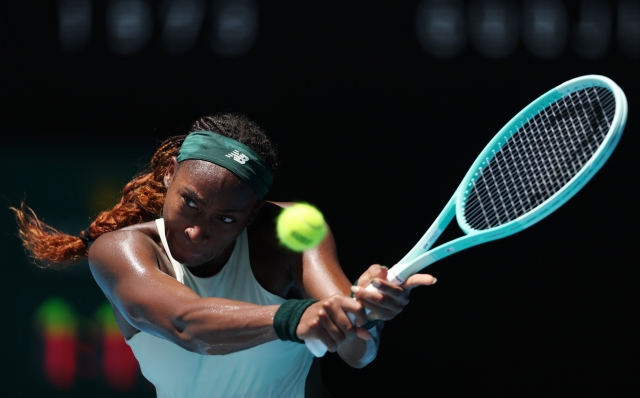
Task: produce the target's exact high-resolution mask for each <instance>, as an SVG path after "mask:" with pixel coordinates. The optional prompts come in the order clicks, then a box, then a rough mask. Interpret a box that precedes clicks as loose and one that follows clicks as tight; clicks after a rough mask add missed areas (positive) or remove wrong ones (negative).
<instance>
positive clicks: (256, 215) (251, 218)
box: [247, 200, 266, 225]
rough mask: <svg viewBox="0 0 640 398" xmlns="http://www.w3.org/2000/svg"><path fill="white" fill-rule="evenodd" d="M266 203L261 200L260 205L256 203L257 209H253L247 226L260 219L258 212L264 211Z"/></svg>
mask: <svg viewBox="0 0 640 398" xmlns="http://www.w3.org/2000/svg"><path fill="white" fill-rule="evenodd" d="M265 203H266V202H265V201H264V200H261V201H259V202H258V203H256V205H255V207H254V208H253V211H251V215H250V216H249V222H247V225H251V224H253V222H254V221H255V220H256V218H257V217H258V212H259V211H260V209H262V206H264V204H265Z"/></svg>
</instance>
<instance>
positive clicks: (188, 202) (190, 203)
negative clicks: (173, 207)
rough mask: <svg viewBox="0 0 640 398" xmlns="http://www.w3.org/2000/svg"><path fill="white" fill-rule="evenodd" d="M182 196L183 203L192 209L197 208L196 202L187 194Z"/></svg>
mask: <svg viewBox="0 0 640 398" xmlns="http://www.w3.org/2000/svg"><path fill="white" fill-rule="evenodd" d="M182 198H183V199H184V203H185V204H186V205H187V206H189V207H191V208H192V209H197V208H198V205H197V204H196V202H195V201H194V200H193V199H191V198H189V197H188V196H183V197H182Z"/></svg>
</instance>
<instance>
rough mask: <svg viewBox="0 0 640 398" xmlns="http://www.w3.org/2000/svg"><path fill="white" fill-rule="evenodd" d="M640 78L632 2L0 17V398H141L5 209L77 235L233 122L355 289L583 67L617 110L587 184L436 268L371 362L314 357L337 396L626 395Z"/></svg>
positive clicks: (95, 320) (69, 282) (76, 300)
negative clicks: (534, 107) (188, 145)
mask: <svg viewBox="0 0 640 398" xmlns="http://www.w3.org/2000/svg"><path fill="white" fill-rule="evenodd" d="M639 68H640V1H638V0H618V1H605V0H536V1H524V0H523V1H508V0H469V1H460V0H419V1H398V2H389V1H349V2H344V1H340V2H339V1H324V2H302V1H298V2H294V1H289V2H282V1H280V2H278V1H271V2H266V1H255V0H158V1H152V0H108V1H90V0H63V1H29V2H26V1H25V2H17V1H13V2H9V1H3V2H0V100H1V103H2V107H1V108H0V120H1V123H0V133H1V137H2V140H1V141H0V170H2V173H1V176H0V179H1V184H0V196H1V198H2V203H3V204H4V210H3V211H1V212H0V232H1V234H2V239H1V240H0V245H1V246H0V247H1V253H2V255H3V267H2V279H1V280H2V288H1V292H2V303H3V304H4V305H3V313H4V319H5V322H6V325H5V326H4V327H3V328H2V341H3V343H4V344H3V345H4V348H3V350H2V351H3V357H4V358H5V359H4V360H3V361H2V365H1V366H2V372H1V375H2V384H1V385H0V391H1V393H2V395H3V396H17V397H18V396H20V397H22V396H24V397H37V396H66V397H72V396H89V395H91V396H136V397H143V396H149V397H151V396H155V395H154V390H153V387H152V386H150V385H149V384H148V383H147V382H146V381H145V380H144V378H143V377H142V376H141V374H140V372H139V370H138V368H137V363H136V362H135V359H134V358H132V356H131V353H130V351H129V350H128V347H127V346H126V345H125V344H124V343H123V341H122V338H121V336H120V335H119V332H118V330H117V328H115V327H114V324H113V315H112V314H111V312H110V309H109V307H108V306H106V307H105V303H106V300H105V298H104V296H103V294H102V292H101V291H100V289H99V288H98V287H97V285H96V284H95V282H94V281H93V278H92V276H91V274H90V272H89V270H88V267H87V264H86V262H85V263H81V264H78V265H76V266H74V267H72V268H70V269H67V270H64V271H48V270H42V269H39V268H37V267H36V266H35V265H34V264H32V263H30V261H29V260H28V259H27V257H26V256H25V253H24V251H23V249H22V248H21V245H20V242H19V240H18V238H17V237H16V231H15V222H14V220H13V216H12V213H11V212H10V211H9V210H8V207H9V206H17V205H19V204H20V202H21V201H22V200H26V202H27V203H28V204H29V205H30V206H31V207H33V209H34V210H35V211H36V212H37V214H38V215H39V216H40V217H41V218H43V219H44V220H45V221H46V222H48V223H50V224H51V225H53V226H55V227H56V228H58V229H60V230H62V231H65V232H68V233H71V234H78V233H79V232H80V231H81V230H82V229H84V228H85V227H86V226H88V224H89V223H90V221H91V220H92V219H93V217H95V215H96V214H97V213H98V212H99V211H100V210H102V209H105V208H107V207H109V206H112V205H113V204H115V203H116V202H117V201H118V199H119V193H120V190H121V189H122V187H123V186H124V184H125V183H126V182H127V181H129V179H130V178H131V177H132V176H133V175H134V174H136V173H137V172H138V171H140V170H141V169H142V168H144V167H145V165H146V164H147V162H148V161H149V159H150V158H151V155H152V154H153V152H154V150H155V148H156V145H157V144H158V142H159V141H161V140H162V139H165V138H167V137H169V136H172V135H178V134H184V133H186V132H187V131H188V129H189V126H190V125H191V123H193V122H194V121H195V120H196V119H197V118H199V117H200V116H203V115H205V114H210V113H216V112H221V111H231V112H237V113H243V114H246V115H248V116H249V117H250V118H251V119H253V120H255V121H256V122H257V123H258V124H260V125H261V126H263V127H264V128H265V130H266V131H267V132H268V133H269V134H270V135H271V136H272V138H273V139H274V140H275V141H276V142H277V143H278V148H279V153H280V160H281V169H280V171H279V174H278V175H277V177H276V182H275V185H274V187H273V190H272V192H271V194H270V198H271V199H273V200H287V201H296V200H301V201H308V202H310V203H313V204H316V205H317V206H319V207H320V208H321V209H322V210H323V212H324V213H325V215H326V218H327V220H328V222H329V224H330V225H331V227H332V229H333V232H334V235H335V237H336V240H337V243H338V249H339V255H340V260H341V263H342V265H343V268H344V270H345V272H346V274H347V276H348V277H349V278H350V279H355V278H356V277H357V276H359V275H360V274H361V272H363V271H364V270H365V269H366V268H367V267H368V266H369V265H370V264H372V263H381V264H387V265H393V264H394V262H395V261H397V260H399V259H400V258H401V257H402V256H403V255H404V253H406V252H407V251H408V250H409V249H410V248H411V247H412V246H413V244H414V243H415V241H417V239H418V238H419V237H420V236H422V234H423V233H424V231H425V230H426V228H427V227H428V226H429V225H430V223H431V222H432V220H433V219H434V218H435V217H436V216H437V214H438V213H439V212H440V210H441V209H442V207H443V206H444V205H445V203H446V202H447V200H448V199H449V197H450V195H451V194H452V193H453V191H454V190H455V188H456V187H457V185H458V184H459V182H460V180H461V178H462V177H463V176H464V174H465V172H466V171H467V169H468V167H469V166H470V164H471V162H472V161H473V159H475V157H476V156H477V154H478V152H479V151H480V150H481V149H482V148H483V147H484V145H485V144H486V143H487V141H488V140H489V139H490V138H491V137H492V136H493V135H494V134H495V133H496V132H497V131H498V130H499V129H500V128H501V127H502V126H503V125H504V124H505V123H506V122H507V121H508V120H509V119H510V118H511V117H512V116H513V115H515V113H517V112H518V111H520V110H521V109H522V108H523V107H524V106H526V105H527V104H528V103H529V102H531V101H533V100H534V99H535V98H537V97H538V96H540V95H541V94H543V93H544V92H546V91H548V90H549V89H551V88H553V87H555V86H557V85H558V84H561V83H562V82H564V81H566V80H569V79H571V78H574V77H577V76H581V75H585V74H602V75H605V76H608V77H610V78H611V79H613V80H614V81H616V82H617V83H618V84H619V85H620V87H622V89H623V90H624V91H625V93H626V95H627V98H628V101H629V109H630V112H629V118H628V123H627V128H626V131H625V133H624V135H623V137H622V140H621V141H620V143H619V146H618V148H617V150H616V152H615V153H614V154H613V156H612V157H611V159H610V160H609V162H608V163H607V164H606V165H605V166H604V167H603V169H602V170H601V171H600V173H599V174H598V175H596V176H595V177H594V179H593V180H592V182H591V183H590V184H589V185H587V186H586V187H585V188H584V189H583V190H582V191H581V192H580V193H579V194H578V195H577V196H576V197H575V198H573V199H571V201H570V202H569V203H568V204H567V205H566V206H564V207H563V208H561V209H560V210H559V211H557V212H556V213H554V214H553V215H552V216H550V217H549V218H548V219H546V220H545V221H544V222H542V223H540V224H537V225H535V226H533V227H532V228H530V229H528V230H526V231H524V232H522V233H520V234H518V235H517V236H514V237H510V238H508V239H507V240H502V241H497V242H492V243H489V244H486V245H484V246H481V247H477V248H474V249H472V250H469V251H466V252H461V253H459V254H456V255H455V256H453V257H449V258H447V259H446V260H443V261H441V262H438V263H436V264H434V265H433V266H431V267H430V268H429V272H430V273H432V274H433V275H435V276H437V277H438V280H439V281H438V284H437V285H436V286H433V287H430V288H422V289H418V290H415V291H414V292H413V293H412V302H411V304H410V306H408V307H407V308H406V310H405V311H404V312H403V313H402V314H400V315H399V316H398V317H397V318H396V319H394V320H393V321H391V322H388V323H387V324H386V326H385V329H384V332H383V341H382V346H381V349H380V353H379V355H378V358H377V360H376V361H375V362H374V363H372V364H371V365H369V366H368V367H366V368H365V369H361V370H356V369H351V368H349V367H348V366H347V365H345V364H344V363H343V362H342V361H341V360H340V359H339V358H338V357H337V356H335V355H328V356H326V357H325V358H324V359H323V360H322V371H323V379H324V381H325V384H326V385H327V387H328V388H329V389H330V390H331V391H332V392H333V394H334V396H336V397H343V396H353V395H364V394H369V395H372V396H380V395H382V394H383V393H384V394H388V393H394V392H395V393H406V392H409V391H413V392H415V391H424V394H421V395H428V394H429V395H433V396H445V395H462V394H464V395H471V394H479V393H491V394H494V395H497V394H498V393H508V394H511V395H519V396H523V395H536V396H539V395H543V394H544V395H551V394H553V395H587V394H589V395H591V394H600V395H604V394H607V395H608V396H612V395H621V393H622V392H629V391H633V390H634V389H635V390H636V391H637V389H638V378H637V374H638V341H637V336H638V328H637V326H636V325H637V324H640V322H638V311H637V309H636V306H637V303H638V289H637V286H638V282H640V275H639V271H638V256H637V255H636V253H635V249H633V246H634V245H635V244H637V243H636V242H637V241H638V238H639V236H638V233H637V228H635V225H636V222H637V220H638V211H637V206H636V203H635V202H636V200H637V197H636V195H635V194H632V192H633V191H634V190H635V189H634V188H633V184H631V183H632V182H633V175H635V174H636V173H637V166H636V165H637V151H638V143H639V141H638V138H637V130H638V126H639V124H638V122H637V119H636V113H637V111H636V107H637V106H638V105H637V104H638V103H639V102H640V94H639V91H638V90H639V89H640V79H638V70H639ZM452 226H453V227H454V228H452V229H451V230H452V231H454V230H455V223H452ZM456 233H457V232H455V231H454V232H451V231H447V232H446V233H445V236H444V237H443V238H444V239H447V238H448V237H450V236H451V237H453V236H455V234H456ZM634 259H635V260H634ZM634 264H635V265H634Z"/></svg>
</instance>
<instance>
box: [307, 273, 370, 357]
mask: <svg viewBox="0 0 640 398" xmlns="http://www.w3.org/2000/svg"><path fill="white" fill-rule="evenodd" d="M366 290H369V291H374V292H377V291H378V289H376V287H375V286H373V285H369V286H367V289H366ZM354 300H355V298H354ZM364 311H365V312H366V313H367V314H368V313H369V312H371V311H369V310H368V309H366V308H365V309H364ZM347 316H348V317H349V320H350V321H351V324H352V325H355V323H356V316H355V315H353V314H352V313H350V312H347ZM304 344H305V345H306V346H307V348H308V349H309V351H311V353H312V354H313V355H314V356H316V357H318V358H321V357H323V356H324V354H326V353H327V346H326V345H324V343H323V342H322V341H320V340H318V339H306V340H305V341H304Z"/></svg>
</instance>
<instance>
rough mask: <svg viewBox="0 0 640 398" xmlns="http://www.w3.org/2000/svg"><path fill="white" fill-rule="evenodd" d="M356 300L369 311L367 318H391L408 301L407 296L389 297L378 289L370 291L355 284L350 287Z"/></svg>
mask: <svg viewBox="0 0 640 398" xmlns="http://www.w3.org/2000/svg"><path fill="white" fill-rule="evenodd" d="M352 290H353V291H354V297H355V298H356V300H358V301H360V303H361V304H362V305H363V306H364V307H365V308H366V309H367V310H368V311H369V314H367V318H368V319H370V320H371V319H382V320H387V319H392V318H393V317H394V316H395V315H396V314H397V313H399V312H400V311H402V309H403V308H404V306H405V305H406V304H407V303H408V302H409V299H408V297H406V296H399V297H398V298H395V297H389V296H387V295H385V294H383V293H382V292H380V291H371V290H369V289H362V288H361V287H359V286H357V287H354V288H353V289H352Z"/></svg>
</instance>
